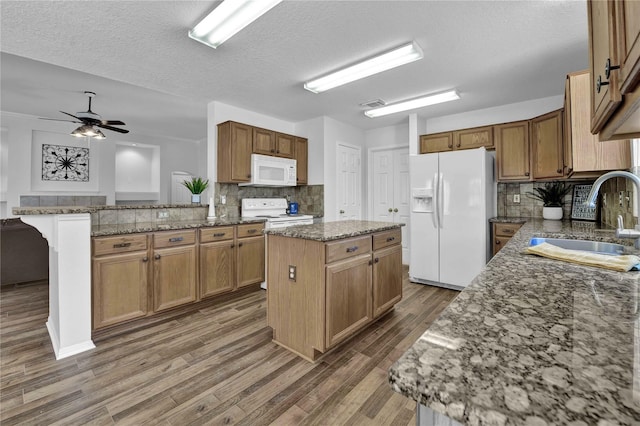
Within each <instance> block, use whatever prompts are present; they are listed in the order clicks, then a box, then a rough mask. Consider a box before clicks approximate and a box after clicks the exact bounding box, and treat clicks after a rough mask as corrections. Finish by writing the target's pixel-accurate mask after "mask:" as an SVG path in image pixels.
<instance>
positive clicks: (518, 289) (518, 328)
mask: <svg viewBox="0 0 640 426" xmlns="http://www.w3.org/2000/svg"><path fill="white" fill-rule="evenodd" d="M546 222H547V221H543V220H530V221H528V222H526V223H525V224H523V226H522V227H521V228H520V230H519V231H518V232H517V233H516V234H515V235H514V236H513V237H512V238H511V240H510V241H509V242H508V243H507V244H506V246H505V247H503V248H502V250H500V252H499V253H497V254H496V255H495V256H494V257H493V259H491V261H490V262H489V263H488V264H487V266H486V267H485V269H484V270H483V271H482V272H481V273H480V274H479V275H478V276H477V277H476V278H475V279H474V280H473V281H472V282H471V284H470V285H469V286H468V287H467V288H465V289H464V290H463V291H462V292H461V293H460V294H459V295H458V296H457V297H456V299H455V300H454V301H453V302H452V303H451V304H450V305H449V306H448V307H447V308H446V309H445V310H444V311H443V312H442V313H441V315H440V316H439V317H438V319H436V320H435V321H434V322H433V323H432V324H431V326H430V327H429V329H428V330H426V331H425V332H424V333H423V334H422V335H421V336H420V337H419V338H418V339H417V340H416V342H415V343H414V344H413V346H412V347H411V348H410V349H409V350H407V351H406V352H405V354H404V355H402V356H401V357H400V359H399V360H398V361H397V362H395V363H394V364H393V365H392V366H391V368H390V370H389V382H390V384H391V386H392V388H393V389H394V390H395V391H397V392H399V393H401V394H403V395H405V396H407V397H409V398H411V399H413V400H415V401H417V402H418V407H419V409H420V408H423V409H424V408H426V409H427V411H431V412H432V413H431V414H433V412H435V413H439V414H442V415H444V416H447V417H448V418H449V419H447V420H451V419H452V420H455V421H456V422H460V423H462V424H503V425H531V424H540V425H542V424H547V425H551V424H565V425H569V424H576V425H577V424H589V425H596V424H600V425H604V424H619V425H623V424H624V425H632V424H638V422H639V421H640V404H638V399H637V398H635V397H634V395H637V377H638V376H637V373H638V371H637V360H638V358H637V357H638V321H639V320H638V316H639V315H640V313H639V312H638V309H637V300H638V299H637V298H638V291H639V288H638V286H639V284H638V283H639V282H640V281H639V280H638V279H639V278H640V272H638V271H632V272H614V271H609V270H606V269H600V268H596V267H590V266H582V265H578V264H572V263H566V262H561V261H557V260H552V259H547V258H542V257H537V256H533V255H527V254H524V253H523V250H524V248H525V247H526V246H527V245H528V243H529V240H530V238H531V237H532V236H547V237H555V238H577V239H589V240H597V241H610V242H617V243H620V244H624V245H626V247H625V251H626V252H628V253H630V254H638V250H636V249H634V248H633V245H632V244H633V242H632V241H631V240H617V239H616V238H615V231H614V230H612V229H608V230H607V229H600V227H598V226H597V225H596V224H594V223H589V224H585V223H584V222H579V221H577V222H570V221H562V222H560V221H558V224H557V225H558V229H557V230H554V231H553V232H550V231H546V230H545V229H546V228H547V226H548V223H546ZM630 244H631V245H630ZM420 416H421V414H418V417H420ZM419 420H420V419H419ZM447 424H449V423H447Z"/></svg>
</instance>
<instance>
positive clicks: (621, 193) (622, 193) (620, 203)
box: [618, 191, 624, 207]
mask: <svg viewBox="0 0 640 426" xmlns="http://www.w3.org/2000/svg"><path fill="white" fill-rule="evenodd" d="M623 200H624V191H620V192H619V193H618V206H620V207H622V204H623Z"/></svg>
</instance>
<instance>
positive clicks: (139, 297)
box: [91, 234, 149, 330]
mask: <svg viewBox="0 0 640 426" xmlns="http://www.w3.org/2000/svg"><path fill="white" fill-rule="evenodd" d="M92 243H93V244H92V246H93V260H92V265H91V266H92V299H93V300H92V311H93V312H92V314H93V329H94V330H95V329H101V328H104V327H107V326H110V325H114V324H118V323H121V322H124V321H128V320H132V319H135V318H141V317H144V316H146V315H147V313H148V285H149V283H148V273H149V252H148V249H147V244H148V243H147V235H146V234H143V235H126V236H116V237H104V238H96V239H94V240H93V241H92Z"/></svg>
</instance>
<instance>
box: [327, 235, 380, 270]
mask: <svg viewBox="0 0 640 426" xmlns="http://www.w3.org/2000/svg"><path fill="white" fill-rule="evenodd" d="M370 252H371V235H365V236H362V237H356V238H349V239H348V240H340V241H336V242H333V243H327V244H326V252H325V256H326V263H331V262H335V261H336V260H341V259H347V258H349V257H352V256H357V255H359V254H363V253H370Z"/></svg>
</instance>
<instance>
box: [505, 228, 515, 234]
mask: <svg viewBox="0 0 640 426" xmlns="http://www.w3.org/2000/svg"><path fill="white" fill-rule="evenodd" d="M504 232H505V234H513V229H505V230H504Z"/></svg>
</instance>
